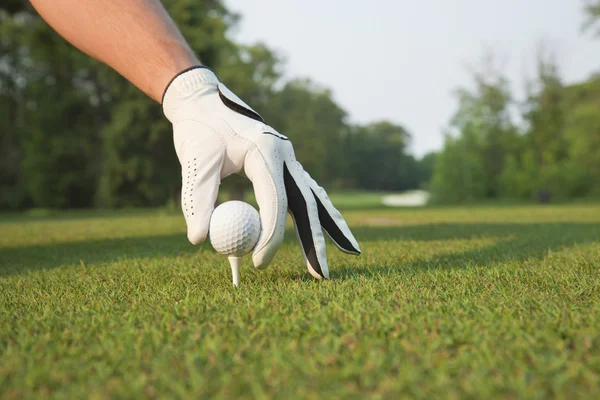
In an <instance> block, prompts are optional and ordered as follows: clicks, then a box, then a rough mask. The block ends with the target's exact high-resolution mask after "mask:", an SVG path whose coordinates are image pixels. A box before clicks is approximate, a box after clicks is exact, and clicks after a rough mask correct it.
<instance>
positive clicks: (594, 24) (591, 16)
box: [583, 0, 600, 35]
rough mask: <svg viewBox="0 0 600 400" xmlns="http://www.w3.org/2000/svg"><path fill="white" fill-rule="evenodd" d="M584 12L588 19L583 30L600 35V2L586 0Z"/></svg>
mask: <svg viewBox="0 0 600 400" xmlns="http://www.w3.org/2000/svg"><path fill="white" fill-rule="evenodd" d="M584 12H585V15H586V17H587V19H586V21H585V23H584V25H583V28H584V29H585V30H588V31H593V33H595V34H596V35H600V24H599V23H598V22H599V21H600V1H598V0H585V6H584Z"/></svg>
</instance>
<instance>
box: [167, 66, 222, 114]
mask: <svg viewBox="0 0 600 400" xmlns="http://www.w3.org/2000/svg"><path fill="white" fill-rule="evenodd" d="M218 84H219V79H218V78H217V75H215V73H214V72H213V71H211V70H210V69H209V68H208V67H204V66H196V67H191V68H188V69H186V70H183V71H181V72H180V73H178V74H177V75H175V77H174V78H173V79H171V82H169V84H168V85H167V87H166V88H165V92H164V93H163V96H162V101H161V103H162V105H163V109H165V108H169V107H172V104H170V103H173V102H175V101H177V100H178V99H181V98H183V97H186V96H188V95H190V94H191V93H193V92H195V91H197V90H198V89H201V88H203V87H205V86H206V85H218Z"/></svg>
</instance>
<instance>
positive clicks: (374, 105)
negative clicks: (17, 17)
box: [226, 0, 600, 156]
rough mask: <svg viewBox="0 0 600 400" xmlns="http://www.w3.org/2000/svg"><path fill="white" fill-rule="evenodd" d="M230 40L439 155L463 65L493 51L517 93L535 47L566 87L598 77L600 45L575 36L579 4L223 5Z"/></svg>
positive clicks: (229, 0)
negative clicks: (265, 52) (550, 59)
mask: <svg viewBox="0 0 600 400" xmlns="http://www.w3.org/2000/svg"><path fill="white" fill-rule="evenodd" d="M226 4H227V5H228V7H229V8H230V9H231V10H232V11H235V12H238V13H240V14H241V15H242V21H241V23H240V26H239V27H238V28H237V30H236V32H235V33H234V38H235V39H236V40H238V41H239V42H242V43H253V42H257V41H262V42H264V43H266V44H267V45H268V46H269V47H270V48H272V49H274V50H276V51H277V52H278V53H280V54H282V55H283V56H284V57H285V58H286V68H285V71H286V77H287V78H294V77H309V78H311V79H313V80H314V81H316V82H318V83H320V84H322V85H324V86H326V87H328V88H330V89H331V90H332V91H333V94H334V98H335V100H336V101H337V102H338V104H340V105H341V106H342V107H343V108H344V109H345V110H346V111H347V112H348V114H349V119H350V121H351V122H356V123H368V122H372V121H377V120H384V119H385V120H389V121H392V122H394V123H398V124H401V125H403V126H404V127H405V128H407V129H408V130H409V131H410V132H411V135H412V138H413V139H412V144H411V150H412V152H413V153H414V154H415V155H417V156H422V155H424V154H426V153H427V152H430V151H435V150H439V149H441V147H442V146H443V131H444V128H445V127H446V126H447V124H448V121H449V119H450V118H451V116H452V115H453V113H454V112H455V111H456V107H457V101H456V98H455V96H454V95H453V92H454V90H455V89H457V88H459V87H465V86H467V87H468V86H469V85H470V83H471V82H472V81H471V79H470V74H469V72H468V71H469V68H472V67H475V68H476V67H478V66H480V65H481V60H482V59H483V57H484V56H485V55H486V54H488V53H489V52H490V50H491V51H492V52H493V54H494V58H495V59H496V60H498V61H497V64H498V66H499V67H500V69H501V71H503V73H504V74H505V75H506V76H507V77H508V78H509V80H510V81H511V87H512V88H513V89H514V91H515V93H517V94H518V93H522V92H523V87H524V82H525V78H526V77H527V76H529V77H533V76H534V72H535V53H536V49H537V48H538V47H539V44H540V43H542V42H543V43H545V46H546V47H547V48H549V49H551V50H552V51H554V52H555V53H556V55H557V60H558V65H559V67H560V71H561V75H562V77H563V79H564V81H565V82H567V83H569V82H575V81H579V80H583V79H585V78H586V77H588V76H589V75H590V74H591V73H593V72H597V71H600V38H598V39H594V38H593V37H591V35H590V34H584V33H582V32H581V29H580V28H581V25H582V23H583V21H584V15H583V12H582V4H583V1H582V0H422V1H408V0H396V1H393V0H370V1H364V0H362V1H359V0H345V1H344V0H320V1H318V0H279V1H277V0H226Z"/></svg>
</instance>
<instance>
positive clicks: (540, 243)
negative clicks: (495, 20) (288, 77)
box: [0, 205, 600, 399]
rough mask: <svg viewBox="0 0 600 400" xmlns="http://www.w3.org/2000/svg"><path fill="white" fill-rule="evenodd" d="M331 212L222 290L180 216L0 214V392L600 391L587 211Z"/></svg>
mask: <svg viewBox="0 0 600 400" xmlns="http://www.w3.org/2000/svg"><path fill="white" fill-rule="evenodd" d="M344 215H345V216H346V218H347V220H348V222H349V224H350V225H351V226H352V227H353V230H354V233H355V235H356V238H357V239H358V241H359V242H360V244H361V247H362V250H363V255H362V256H360V257H352V256H347V255H344V254H342V253H340V252H338V251H337V250H336V249H335V248H334V247H333V246H329V248H328V250H329V252H328V254H329V260H330V273H331V277H332V280H331V281H317V280H315V279H314V278H312V277H311V276H310V275H309V274H308V272H307V271H306V267H305V266H304V264H303V261H302V258H301V253H300V249H299V247H298V246H297V244H296V238H295V234H293V232H292V231H291V230H288V232H287V234H286V241H285V243H284V245H283V247H282V248H281V250H280V251H279V253H278V255H277V257H276V259H275V261H274V263H273V264H272V265H271V266H270V267H269V268H268V269H267V270H264V271H257V270H254V269H253V268H252V267H251V266H250V262H249V259H246V260H244V265H243V267H242V272H241V285H240V287H239V288H238V289H235V288H233V287H232V284H231V276H230V269H229V266H228V263H227V260H226V258H224V257H222V256H218V255H217V254H215V252H214V251H213V250H212V248H211V247H210V244H208V243H204V244H203V245H201V246H198V247H194V246H192V245H190V244H189V242H187V239H186V236H185V224H184V221H183V217H182V216H181V215H180V214H179V213H168V212H164V211H121V212H103V213H93V212H70V213H65V214H56V215H50V216H45V217H44V216H40V217H31V216H30V217H25V216H7V217H4V218H3V219H1V220H0V397H3V398H8V399H23V398H33V397H40V396H43V397H57V398H59V397H60V398H82V397H88V396H90V397H92V398H133V397H136V398H138V397H148V398H203V397H205V396H209V395H212V396H216V397H217V398H222V399H232V398H267V397H276V398H317V397H322V398H328V399H333V398H340V399H352V398H357V399H358V398H365V397H366V396H374V397H376V398H397V397H399V396H402V397H412V398H431V397H432V396H433V397H444V398H489V397H499V398H508V399H510V398H525V397H527V398H548V397H562V398H567V397H568V398H599V397H600V206H598V205H571V206H546V207H543V206H533V205H532V206H518V207H517V206H514V207H512V206H511V207H509V206H505V207H500V206H499V207H491V206H490V207H483V206H480V207H474V208H466V207H462V208H446V209H441V208H440V209H438V208H425V209H403V210H395V209H385V208H378V209H376V210H358V209H355V208H351V209H349V210H347V211H346V212H344ZM290 227H291V226H290Z"/></svg>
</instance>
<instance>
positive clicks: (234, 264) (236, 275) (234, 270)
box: [228, 256, 242, 287]
mask: <svg viewBox="0 0 600 400" xmlns="http://www.w3.org/2000/svg"><path fill="white" fill-rule="evenodd" d="M228 258H229V264H231V276H232V279H233V286H235V287H238V286H239V285H240V265H242V257H235V256H231V257H228Z"/></svg>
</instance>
